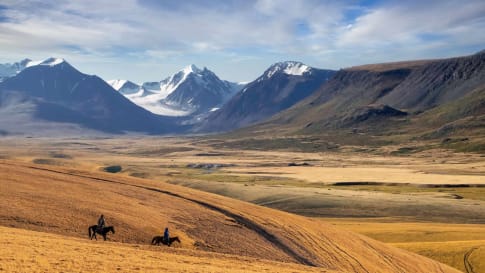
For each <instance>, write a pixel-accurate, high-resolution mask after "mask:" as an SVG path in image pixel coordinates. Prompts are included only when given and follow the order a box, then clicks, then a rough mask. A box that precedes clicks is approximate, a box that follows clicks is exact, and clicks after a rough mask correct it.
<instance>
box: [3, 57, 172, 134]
mask: <svg viewBox="0 0 485 273" xmlns="http://www.w3.org/2000/svg"><path fill="white" fill-rule="evenodd" d="M0 112H1V113H2V118H1V119H0V124H1V127H2V128H1V129H2V130H3V131H4V132H13V133H29V134H39V133H40V134H48V135H59V134H62V133H65V132H67V131H72V130H74V131H79V132H82V131H83V130H85V129H88V130H93V131H100V132H107V133H123V132H140V133H148V134H161V133H169V132H174V130H175V131H177V130H178V129H176V128H175V127H173V125H174V124H175V123H174V121H172V120H171V119H170V118H167V117H162V116H158V115H154V114H152V113H150V112H149V111H147V110H145V109H143V108H141V107H139V106H137V105H135V104H133V103H132V102H131V101H129V100H128V99H126V98H125V97H124V96H123V95H121V94H120V93H118V92H116V91H115V90H114V89H113V88H111V86H109V85H108V84H107V83H106V82H105V81H104V80H102V79H101V78H99V77H97V76H91V75H86V74H83V73H81V72H79V71H78V70H76V69H75V68H74V67H72V66H71V65H70V64H69V63H67V62H66V61H65V60H63V59H58V58H49V59H46V60H44V61H42V62H38V63H35V64H33V65H30V66H28V67H25V68H24V69H23V70H21V71H20V72H19V73H18V74H16V75H14V76H12V77H9V78H6V79H5V80H4V81H2V82H1V83H0Z"/></svg>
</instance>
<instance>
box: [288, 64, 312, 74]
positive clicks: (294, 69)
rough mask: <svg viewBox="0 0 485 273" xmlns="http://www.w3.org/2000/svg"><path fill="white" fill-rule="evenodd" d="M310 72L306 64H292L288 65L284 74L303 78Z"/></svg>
mask: <svg viewBox="0 0 485 273" xmlns="http://www.w3.org/2000/svg"><path fill="white" fill-rule="evenodd" d="M308 71H310V67H308V66H306V65H304V64H298V63H292V64H290V65H288V66H287V67H286V68H285V70H283V73H285V74H288V75H296V76H301V75H303V74H304V73H306V72H308Z"/></svg>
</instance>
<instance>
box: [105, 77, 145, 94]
mask: <svg viewBox="0 0 485 273" xmlns="http://www.w3.org/2000/svg"><path fill="white" fill-rule="evenodd" d="M107 83H108V84H109V85H111V87H113V89H115V90H116V91H118V92H120V93H121V94H123V95H131V94H135V93H138V92H139V91H140V88H141V87H140V86H139V85H138V84H136V83H134V82H131V81H128V80H110V81H107Z"/></svg>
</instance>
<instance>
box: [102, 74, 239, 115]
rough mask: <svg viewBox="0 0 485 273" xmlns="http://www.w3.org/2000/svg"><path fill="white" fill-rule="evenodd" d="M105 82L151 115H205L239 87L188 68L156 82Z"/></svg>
mask: <svg viewBox="0 0 485 273" xmlns="http://www.w3.org/2000/svg"><path fill="white" fill-rule="evenodd" d="M108 83H109V84H110V85H111V86H112V87H113V88H114V89H116V90H118V91H119V92H120V93H122V94H123V95H125V96H126V97H127V98H128V99H130V100H131V101H132V102H134V103H136V104H137V105H139V106H141V107H144V108H145V109H147V110H149V111H151V112H152V113H155V114H160V115H167V116H188V115H200V114H205V113H208V112H210V111H213V110H214V109H217V108H219V107H221V106H222V104H224V103H225V102H226V101H227V100H229V99H230V98H231V97H232V96H233V95H234V94H235V93H236V92H237V91H239V90H240V89H241V88H242V84H238V83H232V82H229V81H223V80H221V79H219V77H217V75H216V74H215V73H214V72H212V71H210V70H209V69H207V68H204V69H200V68H198V67H197V66H195V65H190V66H187V67H185V68H184V69H182V70H180V71H179V72H177V73H175V74H173V75H172V76H170V77H167V78H166V79H164V80H162V81H160V82H145V83H143V84H142V85H136V84H134V83H133V82H130V81H127V80H113V81H108Z"/></svg>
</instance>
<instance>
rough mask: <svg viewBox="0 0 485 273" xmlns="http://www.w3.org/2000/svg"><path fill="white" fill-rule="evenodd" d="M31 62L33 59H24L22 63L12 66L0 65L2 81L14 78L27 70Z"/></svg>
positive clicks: (0, 78) (8, 64) (7, 64)
mask: <svg viewBox="0 0 485 273" xmlns="http://www.w3.org/2000/svg"><path fill="white" fill-rule="evenodd" d="M31 62H32V60H31V59H23V60H22V61H20V62H16V63H12V64H11V63H6V64H0V81H1V80H2V78H8V77H12V76H15V75H16V74H18V73H20V71H22V70H24V68H26V67H27V66H28V65H29V63H31Z"/></svg>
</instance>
